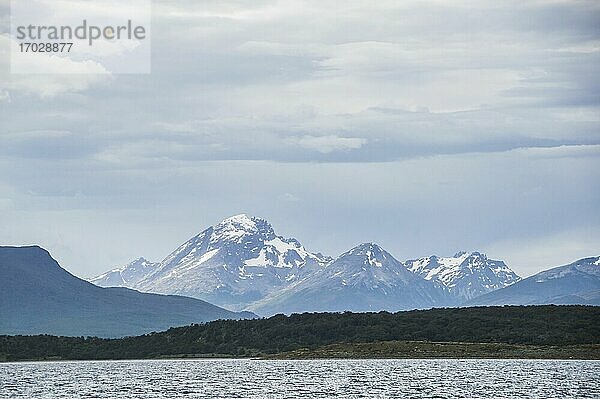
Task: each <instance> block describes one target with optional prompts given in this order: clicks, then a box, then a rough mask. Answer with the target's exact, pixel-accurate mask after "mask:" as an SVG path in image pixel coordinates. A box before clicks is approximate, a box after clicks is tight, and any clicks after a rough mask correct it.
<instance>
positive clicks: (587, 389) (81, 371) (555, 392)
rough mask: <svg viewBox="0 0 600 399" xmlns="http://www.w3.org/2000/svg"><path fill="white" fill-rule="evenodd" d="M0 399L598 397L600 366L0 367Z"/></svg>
mask: <svg viewBox="0 0 600 399" xmlns="http://www.w3.org/2000/svg"><path fill="white" fill-rule="evenodd" d="M0 397H1V398H181V397H189V398H213V397H218V398H223V397H226V398H245V397H251V398H253V399H258V398H325V397H346V398H398V397H400V398H480V397H489V398H524V397H529V398H569V397H571V398H600V361H560V360H559V361H554V360H296V361H284V360H273V361H266V360H233V359H228V360H140V361H82V362H39V363H35V362H32V363H4V364H2V363H0Z"/></svg>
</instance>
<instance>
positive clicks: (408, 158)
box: [0, 0, 600, 277]
mask: <svg viewBox="0 0 600 399" xmlns="http://www.w3.org/2000/svg"><path fill="white" fill-rule="evenodd" d="M152 13H153V14H152V64H151V68H152V72H151V73H150V74H94V73H87V74H75V73H65V74H53V75H15V74H12V75H11V74H10V72H9V64H8V51H9V36H8V32H9V30H10V17H9V6H8V2H7V0H0V15H1V17H0V245H28V244H37V245H40V246H43V247H44V248H46V249H48V250H49V251H50V252H51V253H52V255H53V256H54V257H55V258H56V259H57V260H58V261H59V263H60V264H61V265H62V266H63V267H65V268H66V269H67V270H69V271H71V272H72V273H74V274H75V275H78V276H81V277H90V276H93V275H96V274H99V273H100V272H103V271H105V270H108V269H110V268H113V267H115V266H116V265H121V264H125V263H127V262H129V261H130V260H132V259H134V258H137V257H139V256H144V257H146V258H147V259H149V260H153V261H159V260H161V259H162V258H164V257H165V256H166V255H168V254H169V253H170V252H171V251H172V250H174V249H175V248H176V247H177V246H178V245H180V244H181V243H182V242H184V241H185V240H187V239H188V238H190V237H191V236H193V235H195V234H197V233H198V232H200V231H202V230H203V229H204V228H206V227H207V226H209V225H211V224H215V223H218V222H219V221H220V220H222V219H223V218H225V217H228V216H231V215H235V214H239V213H247V214H250V215H255V216H259V217H263V218H265V219H267V220H269V221H270V222H271V223H272V225H273V226H274V228H275V230H276V232H277V233H278V234H281V235H284V236H293V237H295V238H297V239H298V240H299V241H300V242H302V243H303V245H304V246H305V247H306V248H307V249H308V250H311V251H314V252H317V251H319V252H322V253H325V254H328V255H331V256H336V255H339V254H340V253H342V252H344V251H346V250H348V249H350V248H351V247H353V246H355V245H357V244H359V243H362V242H376V243H378V244H380V245H381V246H382V247H383V248H385V249H386V250H387V251H389V252H390V253H392V254H393V255H394V256H395V257H396V258H398V259H400V260H405V259H411V258H417V257H421V256H428V255H432V254H436V255H439V256H450V255H452V254H454V253H455V252H457V251H459V250H468V251H475V250H477V251H480V252H485V253H487V254H488V256H489V257H491V258H494V259H502V260H505V261H506V263H507V264H508V265H509V266H510V267H511V268H513V269H514V270H515V271H516V272H517V273H518V274H520V275H521V276H528V275H531V274H534V273H536V272H538V271H541V270H543V269H547V268H550V267H554V266H559V265H562V264H566V263H570V262H572V261H574V260H576V259H578V258H581V257H586V256H595V255H600V185H599V184H598V182H600V73H598V71H600V23H599V21H600V3H599V2H597V1H589V2H588V1H500V2H471V1H456V2H446V1H422V2H401V1H386V0H381V1H377V2H364V1H295V0H286V1H271V0H258V1H252V2H247V1H220V2H208V1H195V0H194V1H192V0H155V1H153V8H152ZM49 67H50V66H49ZM85 67H86V65H75V66H74V67H73V68H85ZM76 71H77V70H76V69H73V70H69V69H66V70H65V72H76Z"/></svg>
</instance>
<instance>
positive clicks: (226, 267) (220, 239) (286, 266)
mask: <svg viewBox="0 0 600 399" xmlns="http://www.w3.org/2000/svg"><path fill="white" fill-rule="evenodd" d="M329 261H330V258H328V257H325V256H323V255H320V254H318V253H317V254H315V253H312V252H309V251H308V250H306V249H305V248H304V247H303V246H302V244H300V242H298V240H296V239H294V238H284V237H282V236H279V235H276V234H275V232H274V230H273V227H272V226H271V225H270V224H269V222H267V221H266V220H265V219H261V218H257V217H253V216H249V215H246V214H240V215H235V216H232V217H229V218H227V219H225V220H223V221H221V222H219V223H217V224H216V225H214V226H211V227H209V228H207V229H205V230H204V231H202V232H201V233H200V234H198V235H196V236H194V237H192V238H191V239H190V240H188V241H187V242H185V243H184V244H182V245H181V246H180V247H179V248H177V249H176V250H175V251H173V253H171V254H170V255H169V256H167V257H166V258H165V259H164V260H163V261H162V262H161V264H160V267H159V268H158V269H157V270H156V271H155V272H154V273H152V274H151V275H149V276H148V277H147V278H145V279H144V280H143V281H141V282H140V283H139V284H137V285H136V286H135V287H134V288H137V289H140V290H146V291H152V292H159V293H175V294H180V295H188V296H194V297H197V298H200V299H205V300H208V301H211V302H213V303H216V304H219V305H222V306H229V307H230V308H232V309H241V308H242V307H243V306H244V305H245V304H247V303H248V302H249V301H251V300H254V299H257V298H260V297H262V296H264V295H266V293H268V292H270V291H272V290H275V289H277V288H280V287H281V286H284V285H286V284H291V283H292V282H293V281H295V280H297V279H298V278H301V277H302V276H303V275H305V274H306V273H307V272H308V270H313V269H314V268H320V267H323V266H324V265H325V264H327V263H328V262H329Z"/></svg>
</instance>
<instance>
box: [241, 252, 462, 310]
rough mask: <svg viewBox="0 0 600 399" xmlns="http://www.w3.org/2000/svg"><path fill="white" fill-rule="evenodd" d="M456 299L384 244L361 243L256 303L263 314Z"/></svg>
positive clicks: (428, 304) (385, 307) (432, 303)
mask: <svg viewBox="0 0 600 399" xmlns="http://www.w3.org/2000/svg"><path fill="white" fill-rule="evenodd" d="M451 301H452V298H451V297H450V295H449V293H448V292H447V291H446V290H445V289H444V287H443V286H441V285H440V284H439V283H437V282H432V281H426V280H424V279H422V278H421V277H419V276H417V275H415V274H413V273H411V272H409V271H408V270H407V269H406V268H405V267H404V265H403V264H402V263H401V262H399V261H398V260H396V259H395V258H394V257H393V256H392V255H391V254H389V253H388V252H386V251H384V250H383V249H382V248H381V247H379V246H378V245H376V244H372V243H365V244H361V245H359V246H357V247H355V248H353V249H351V250H350V251H348V252H346V253H344V254H342V255H340V256H339V257H338V258H337V259H336V260H335V261H333V262H332V263H330V264H329V265H327V266H326V267H324V268H322V269H320V270H318V271H316V272H315V273H314V274H312V275H310V276H307V277H306V278H304V279H301V280H298V281H297V282H295V283H294V284H292V285H290V286H289V287H286V288H283V289H282V290H279V291H277V292H274V293H272V294H271V295H269V296H267V297H266V298H264V299H262V300H259V301H257V302H256V303H254V304H252V305H250V306H249V308H248V309H251V310H252V311H254V312H256V313H258V314H260V315H264V316H267V315H272V314H276V313H287V314H289V313H293V312H310V311H346V310H350V311H357V312H359V311H376V312H377V311H381V310H388V311H398V310H403V309H417V308H428V307H432V306H445V305H447V304H448V303H449V302H451Z"/></svg>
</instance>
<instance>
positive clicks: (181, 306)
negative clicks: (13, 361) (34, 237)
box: [0, 246, 251, 337]
mask: <svg viewBox="0 0 600 399" xmlns="http://www.w3.org/2000/svg"><path fill="white" fill-rule="evenodd" d="M247 316H251V315H249V314H239V313H233V312H230V311H227V310H225V309H222V308H219V307H217V306H214V305H211V304H210V303H206V302H203V301H200V300H197V299H192V298H185V297H178V296H164V295H155V294H143V293H140V292H137V291H133V290H130V289H126V288H100V287H97V286H95V285H93V284H91V283H89V282H87V281H84V280H81V279H79V278H77V277H75V276H73V275H71V274H70V273H68V272H67V271H66V270H64V269H62V268H61V267H60V266H59V265H58V263H57V262H56V261H55V260H54V259H52V257H51V256H50V254H49V253H48V252H47V251H46V250H44V249H42V248H40V247H37V246H33V247H0V334H54V335H71V336H73V335H76V336H79V335H95V336H101V337H115V336H124V335H136V334H143V333H147V332H151V331H161V330H164V329H167V328H169V327H171V326H180V325H187V324H191V323H199V322H204V321H209V320H215V319H226V318H227V319H229V318H240V317H247Z"/></svg>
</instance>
